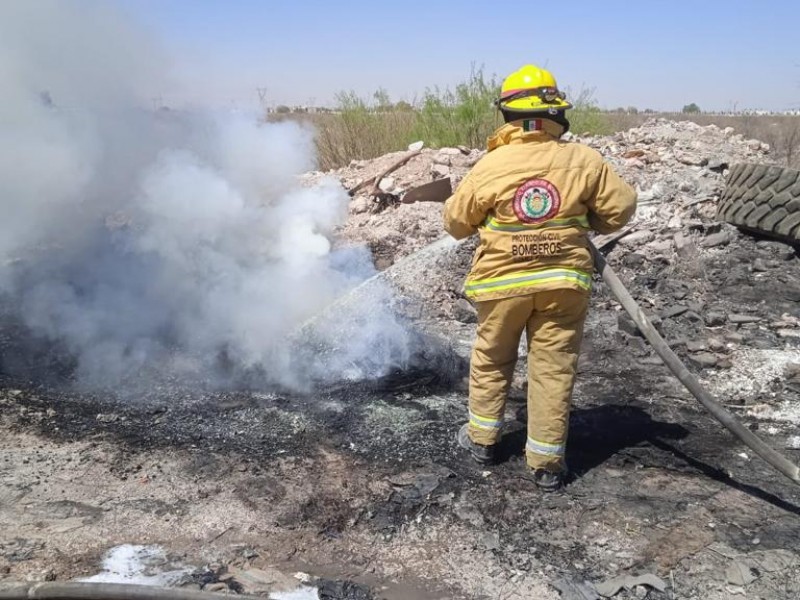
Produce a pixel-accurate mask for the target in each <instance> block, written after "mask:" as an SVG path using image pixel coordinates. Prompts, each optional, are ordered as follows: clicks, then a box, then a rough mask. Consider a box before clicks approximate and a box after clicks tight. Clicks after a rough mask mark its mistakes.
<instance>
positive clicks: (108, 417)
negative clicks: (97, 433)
mask: <svg viewBox="0 0 800 600" xmlns="http://www.w3.org/2000/svg"><path fill="white" fill-rule="evenodd" d="M95 420H96V421H97V422H98V423H116V422H117V421H119V415H117V414H114V413H105V414H104V413H100V414H98V415H97V417H95Z"/></svg>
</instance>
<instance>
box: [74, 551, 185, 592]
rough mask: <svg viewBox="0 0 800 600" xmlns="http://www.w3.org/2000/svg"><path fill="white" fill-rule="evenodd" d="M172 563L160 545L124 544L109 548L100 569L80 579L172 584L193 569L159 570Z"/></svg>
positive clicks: (159, 584) (158, 584) (160, 584)
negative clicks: (98, 571)
mask: <svg viewBox="0 0 800 600" xmlns="http://www.w3.org/2000/svg"><path fill="white" fill-rule="evenodd" d="M169 567H171V565H169V564H168V563H167V556H166V554H165V553H164V550H163V548H161V547H160V546H137V545H133V544H123V545H122V546H117V547H115V548H112V549H111V550H109V551H108V552H106V554H105V556H104V557H103V570H102V571H101V572H100V573H98V574H97V575H92V576H91V577H85V578H82V579H79V581H89V582H97V583H128V584H136V585H153V586H170V585H174V584H176V583H178V582H179V581H180V580H181V579H182V578H183V577H184V576H185V575H187V574H189V573H191V572H192V571H193V569H192V568H191V567H188V568H180V569H174V568H172V569H170V570H167V571H159V569H164V568H169Z"/></svg>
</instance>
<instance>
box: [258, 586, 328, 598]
mask: <svg viewBox="0 0 800 600" xmlns="http://www.w3.org/2000/svg"><path fill="white" fill-rule="evenodd" d="M269 597H270V600H319V594H318V593H317V588H312V587H301V588H299V589H296V590H292V591H291V592H275V593H273V594H270V595H269Z"/></svg>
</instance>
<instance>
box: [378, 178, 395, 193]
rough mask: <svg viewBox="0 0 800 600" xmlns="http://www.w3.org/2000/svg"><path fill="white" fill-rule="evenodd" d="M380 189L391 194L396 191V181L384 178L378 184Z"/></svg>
mask: <svg viewBox="0 0 800 600" xmlns="http://www.w3.org/2000/svg"><path fill="white" fill-rule="evenodd" d="M378 188H379V189H380V190H381V191H382V192H387V193H388V192H391V191H392V190H393V189H394V179H393V178H391V177H384V178H383V179H381V181H380V183H379V184H378Z"/></svg>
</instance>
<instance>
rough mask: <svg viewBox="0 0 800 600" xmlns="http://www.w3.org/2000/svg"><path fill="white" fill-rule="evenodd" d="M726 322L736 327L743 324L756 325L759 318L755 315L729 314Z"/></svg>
mask: <svg viewBox="0 0 800 600" xmlns="http://www.w3.org/2000/svg"><path fill="white" fill-rule="evenodd" d="M728 321H730V322H731V323H736V324H737V325H741V324H743V323H758V322H759V321H761V317H759V316H756V315H741V314H730V315H728Z"/></svg>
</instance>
